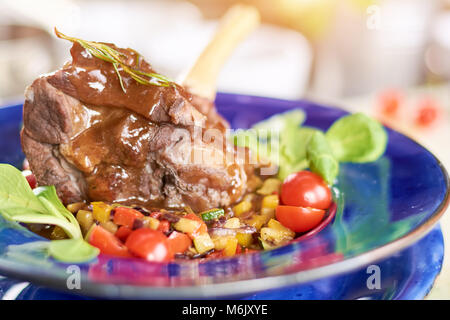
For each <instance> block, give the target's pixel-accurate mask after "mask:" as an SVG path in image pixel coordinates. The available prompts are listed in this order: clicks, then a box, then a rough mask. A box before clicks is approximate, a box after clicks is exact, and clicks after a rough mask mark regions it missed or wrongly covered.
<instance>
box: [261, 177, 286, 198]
mask: <svg viewBox="0 0 450 320" xmlns="http://www.w3.org/2000/svg"><path fill="white" fill-rule="evenodd" d="M280 186H281V180H278V179H276V178H269V179H267V180H265V181H264V183H263V185H262V187H261V188H260V189H258V190H257V191H256V193H258V194H260V195H263V196H268V195H270V194H272V193H274V192H279V190H280Z"/></svg>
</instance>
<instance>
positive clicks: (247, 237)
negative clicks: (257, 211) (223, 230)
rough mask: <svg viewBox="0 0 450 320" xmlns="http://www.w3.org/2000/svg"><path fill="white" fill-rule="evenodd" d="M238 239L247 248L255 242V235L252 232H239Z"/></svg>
mask: <svg viewBox="0 0 450 320" xmlns="http://www.w3.org/2000/svg"><path fill="white" fill-rule="evenodd" d="M236 239H237V241H238V243H239V244H240V245H241V246H243V247H246V248H247V247H250V246H251V244H252V243H253V236H252V235H251V234H250V233H238V234H236Z"/></svg>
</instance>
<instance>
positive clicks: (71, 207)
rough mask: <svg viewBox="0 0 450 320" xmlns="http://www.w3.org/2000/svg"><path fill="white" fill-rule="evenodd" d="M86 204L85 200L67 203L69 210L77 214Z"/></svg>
mask: <svg viewBox="0 0 450 320" xmlns="http://www.w3.org/2000/svg"><path fill="white" fill-rule="evenodd" d="M84 206H85V204H84V203H83V202H75V203H71V204H69V205H67V210H69V211H70V212H72V213H73V214H75V213H77V212H78V210H81V209H82V208H83V207H84Z"/></svg>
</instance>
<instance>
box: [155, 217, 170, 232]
mask: <svg viewBox="0 0 450 320" xmlns="http://www.w3.org/2000/svg"><path fill="white" fill-rule="evenodd" d="M156 221H159V220H156ZM156 229H157V230H159V231H161V232H163V233H166V232H169V230H170V222H169V221H167V220H162V221H159V225H158V227H157V228H156Z"/></svg>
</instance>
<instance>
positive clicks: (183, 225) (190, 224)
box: [173, 218, 200, 233]
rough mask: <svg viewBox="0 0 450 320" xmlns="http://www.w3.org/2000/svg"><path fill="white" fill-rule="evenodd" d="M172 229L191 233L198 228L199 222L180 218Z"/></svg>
mask: <svg viewBox="0 0 450 320" xmlns="http://www.w3.org/2000/svg"><path fill="white" fill-rule="evenodd" d="M173 227H174V228H175V230H177V231H181V232H184V233H192V232H194V231H195V230H197V229H198V228H199V227H200V222H198V221H195V220H192V219H186V218H180V220H179V221H178V222H176V223H175V224H174V225H173Z"/></svg>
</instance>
